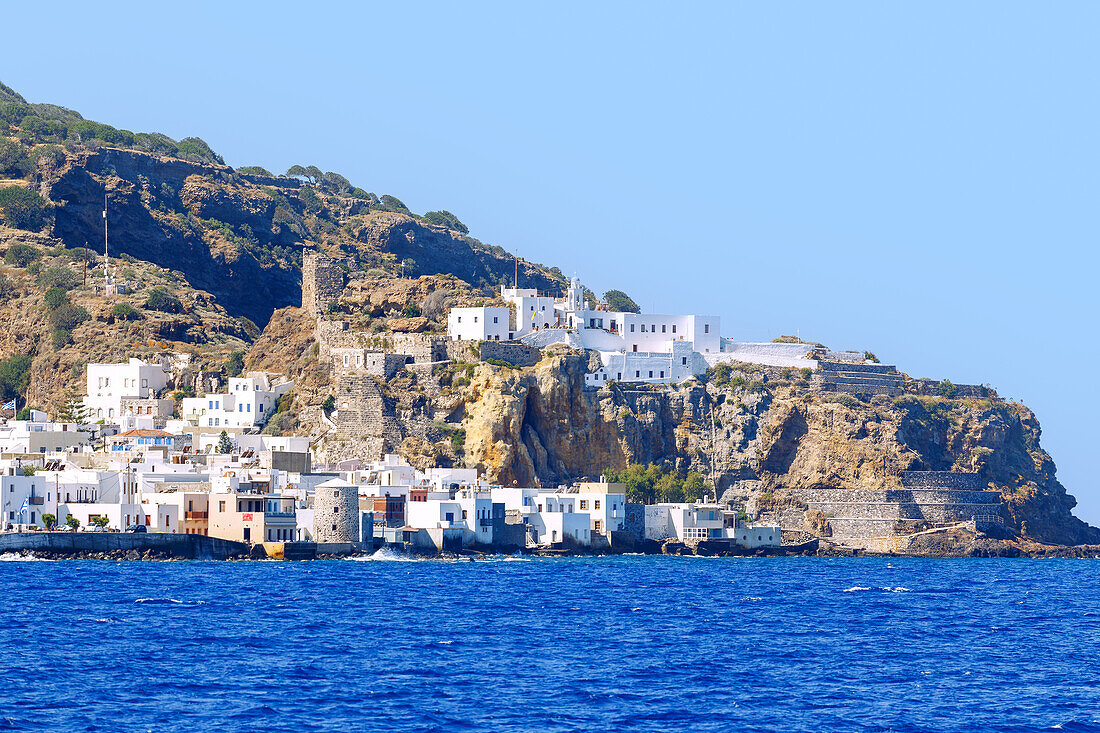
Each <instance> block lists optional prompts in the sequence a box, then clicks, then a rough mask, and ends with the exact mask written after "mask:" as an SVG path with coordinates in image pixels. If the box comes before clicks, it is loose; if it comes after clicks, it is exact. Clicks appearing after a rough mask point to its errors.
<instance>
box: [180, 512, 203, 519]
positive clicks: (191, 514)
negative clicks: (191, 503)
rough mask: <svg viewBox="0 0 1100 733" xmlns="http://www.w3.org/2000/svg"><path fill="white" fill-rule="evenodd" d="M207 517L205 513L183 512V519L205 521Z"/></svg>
mask: <svg viewBox="0 0 1100 733" xmlns="http://www.w3.org/2000/svg"><path fill="white" fill-rule="evenodd" d="M207 516H208V513H207V512H184V514H183V518H184V519H206V518H207Z"/></svg>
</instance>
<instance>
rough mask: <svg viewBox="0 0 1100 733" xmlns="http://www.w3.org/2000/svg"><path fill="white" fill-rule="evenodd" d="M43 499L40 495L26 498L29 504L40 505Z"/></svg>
mask: <svg viewBox="0 0 1100 733" xmlns="http://www.w3.org/2000/svg"><path fill="white" fill-rule="evenodd" d="M45 501H46V500H45V498H43V497H41V496H32V497H30V498H28V499H27V503H28V504H30V505H31V506H42V504H43V503H44V502H45Z"/></svg>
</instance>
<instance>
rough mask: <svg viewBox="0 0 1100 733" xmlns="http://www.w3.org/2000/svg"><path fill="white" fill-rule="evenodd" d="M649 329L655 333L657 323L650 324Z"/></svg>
mask: <svg viewBox="0 0 1100 733" xmlns="http://www.w3.org/2000/svg"><path fill="white" fill-rule="evenodd" d="M649 330H651V331H653V333H657V324H656V323H654V324H651V325H650V327H649Z"/></svg>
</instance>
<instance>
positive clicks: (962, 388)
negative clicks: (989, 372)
mask: <svg viewBox="0 0 1100 733" xmlns="http://www.w3.org/2000/svg"><path fill="white" fill-rule="evenodd" d="M940 384H942V382H937V381H936V380H934V379H910V380H909V381H908V382H906V383H905V391H906V392H910V393H912V394H917V395H922V396H926V397H936V396H939V394H940V391H939V389H940ZM953 386H954V396H955V397H972V398H975V399H982V398H995V397H997V390H995V389H993V388H991V387H986V386H984V385H981V384H955V385H953Z"/></svg>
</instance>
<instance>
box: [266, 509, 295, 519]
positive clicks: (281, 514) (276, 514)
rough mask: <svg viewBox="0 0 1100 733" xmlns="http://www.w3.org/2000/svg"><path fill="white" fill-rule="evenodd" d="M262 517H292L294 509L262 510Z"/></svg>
mask: <svg viewBox="0 0 1100 733" xmlns="http://www.w3.org/2000/svg"><path fill="white" fill-rule="evenodd" d="M264 519H294V510H293V509H291V510H290V511H289V512H264Z"/></svg>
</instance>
